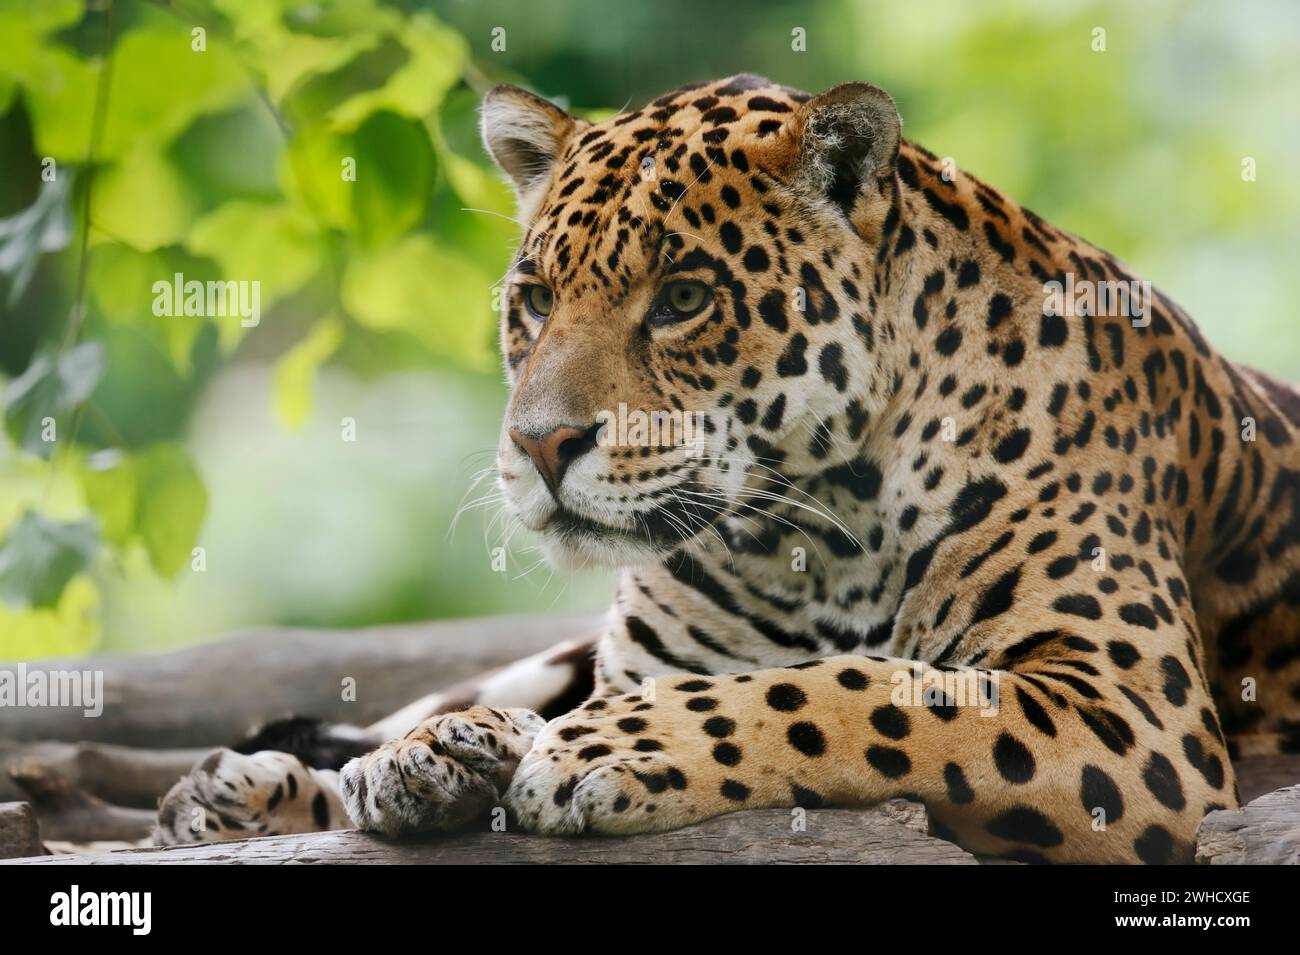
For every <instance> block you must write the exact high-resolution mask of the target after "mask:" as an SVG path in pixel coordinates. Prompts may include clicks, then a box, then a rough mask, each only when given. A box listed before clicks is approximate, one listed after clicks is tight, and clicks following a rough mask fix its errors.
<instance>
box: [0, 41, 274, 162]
mask: <svg viewBox="0 0 1300 955" xmlns="http://www.w3.org/2000/svg"><path fill="white" fill-rule="evenodd" d="M191 42H192V38H191V36H190V28H189V26H188V25H184V24H180V23H174V24H168V25H166V26H163V25H157V26H149V27H144V28H141V29H137V30H132V31H131V32H130V33H127V34H126V35H125V36H123V37H122V38H121V39H120V40H119V41H118V42H117V46H116V49H115V50H114V52H113V79H112V90H111V109H110V110H109V112H108V117H107V120H106V121H105V123H104V136H103V141H102V142H101V143H100V146H99V152H98V154H97V157H96V158H98V159H100V160H114V159H120V158H122V157H123V156H125V155H126V154H127V153H128V152H129V151H130V150H131V149H133V148H135V147H136V146H138V145H141V144H151V145H154V146H158V145H162V144H165V143H167V142H169V141H170V140H171V139H172V138H174V137H175V136H176V135H177V134H178V133H180V132H181V131H182V130H184V129H185V128H186V127H187V126H188V125H189V124H190V123H191V122H192V121H193V120H194V118H195V117H196V116H199V115H202V114H203V113H210V112H215V111H217V110H221V109H224V108H226V107H228V106H230V105H231V104H233V103H235V102H236V101H237V100H238V99H239V98H240V97H242V96H244V95H245V94H246V93H247V92H248V91H249V88H250V86H249V81H248V76H247V74H246V72H245V70H244V68H243V66H242V64H241V63H240V62H239V60H238V59H237V58H236V57H235V55H234V53H233V52H232V51H231V50H230V48H229V47H228V46H226V45H224V44H223V43H222V42H221V41H220V38H219V37H217V36H215V35H212V34H209V35H208V37H207V49H206V50H204V51H203V52H197V51H195V50H193V49H192V48H191ZM10 68H11V69H12V70H13V73H14V75H15V76H16V78H17V79H18V80H19V82H20V83H21V84H22V86H23V90H24V96H25V97H26V99H27V104H28V107H29V108H30V110H31V112H32V115H33V119H34V123H33V126H34V128H35V131H36V144H37V146H36V148H37V154H38V155H42V156H53V157H55V158H56V159H59V160H66V161H75V162H84V160H85V155H86V149H87V146H88V144H89V137H90V130H91V129H92V128H93V125H94V122H93V120H94V107H95V90H96V86H97V81H98V79H99V76H100V70H101V67H100V66H99V65H98V64H93V63H89V62H87V61H85V60H82V59H80V58H78V57H76V56H74V55H72V54H71V53H69V52H68V51H67V50H65V49H63V48H61V47H56V46H46V47H41V48H39V49H35V50H32V51H30V55H29V56H28V57H27V58H26V59H25V61H24V62H21V63H19V64H17V65H15V66H11V67H10Z"/></svg>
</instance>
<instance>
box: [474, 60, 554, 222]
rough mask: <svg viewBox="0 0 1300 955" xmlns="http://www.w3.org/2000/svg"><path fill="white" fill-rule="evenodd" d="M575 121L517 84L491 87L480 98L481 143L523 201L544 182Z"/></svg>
mask: <svg viewBox="0 0 1300 955" xmlns="http://www.w3.org/2000/svg"><path fill="white" fill-rule="evenodd" d="M577 126H578V120H575V119H574V118H573V117H572V116H570V115H569V114H568V113H566V112H565V111H564V110H562V109H560V108H559V107H558V106H556V105H555V104H554V103H548V102H547V101H546V100H544V99H542V98H541V97H540V96H534V95H533V94H532V93H529V92H528V91H527V90H521V89H520V88H519V87H517V86H505V85H502V86H494V87H493V88H492V89H490V90H488V93H487V95H486V96H485V97H483V110H482V121H481V127H482V131H483V144H484V146H486V147H487V151H488V153H490V154H491V156H492V158H493V159H495V160H496V162H497V165H498V166H500V167H501V169H502V170H503V171H504V172H505V174H506V175H507V176H509V177H510V180H511V182H512V183H514V187H515V193H516V194H517V195H518V196H519V199H520V201H521V203H522V201H523V200H524V199H525V197H526V196H528V194H529V193H531V192H532V191H533V190H534V189H536V188H537V186H539V185H541V184H542V183H544V182H546V180H547V179H548V178H549V177H550V174H551V169H552V167H553V166H554V165H555V161H556V159H558V158H559V155H560V151H561V150H562V149H563V148H564V144H565V143H566V142H568V140H569V137H570V136H571V135H572V134H573V131H574V130H575V129H576V128H577Z"/></svg>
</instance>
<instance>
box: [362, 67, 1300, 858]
mask: <svg viewBox="0 0 1300 955" xmlns="http://www.w3.org/2000/svg"><path fill="white" fill-rule="evenodd" d="M484 135H485V140H486V142H487V145H488V148H489V150H490V151H491V152H492V154H493V155H494V156H495V157H496V158H497V160H498V162H499V163H500V164H501V166H502V168H503V169H504V170H505V171H506V173H507V174H508V175H509V176H510V177H511V179H512V181H513V182H514V184H515V187H516V190H517V193H518V195H519V203H520V221H521V224H522V225H523V228H524V234H523V238H522V240H521V242H520V246H519V251H518V254H517V255H516V257H515V259H514V262H513V265H512V267H511V270H510V273H509V275H508V276H507V283H506V284H507V288H508V290H509V295H508V297H507V300H506V303H505V306H504V309H503V316H502V344H503V351H504V354H505V357H506V363H507V369H508V372H509V375H510V380H511V384H512V394H511V401H510V406H509V408H508V410H507V413H506V420H505V427H504V428H503V434H502V439H501V444H500V448H499V453H498V461H499V466H500V478H501V484H502V487H503V489H504V491H505V493H506V496H507V499H508V502H509V505H510V507H511V509H512V510H513V511H514V513H515V514H516V515H518V516H519V517H520V519H521V520H523V521H524V522H525V523H526V524H528V525H530V526H532V527H533V528H535V529H537V530H539V531H540V532H541V533H542V534H543V535H544V540H545V546H546V547H547V549H548V554H549V556H550V557H551V558H552V560H553V561H554V562H555V563H557V564H562V565H573V564H579V565H581V564H584V563H602V564H615V565H618V566H621V567H622V568H623V569H622V571H621V574H620V582H619V589H618V596H617V600H616V604H615V609H614V613H613V614H612V615H611V618H610V623H609V625H608V626H607V628H606V629H605V631H604V632H603V634H602V635H601V637H600V640H599V641H598V645H597V661H596V690H595V693H594V696H593V698H592V699H591V700H590V701H589V702H587V703H586V704H584V705H583V706H581V707H579V708H578V709H576V710H574V711H572V712H570V713H568V714H567V715H564V716H561V717H559V718H557V719H554V720H552V721H551V722H550V723H548V724H547V725H546V726H545V728H544V729H540V731H539V732H538V733H537V735H536V737H535V739H533V740H532V743H531V746H530V748H529V749H528V750H527V751H526V752H525V753H523V754H522V755H521V756H520V758H519V763H518V769H517V771H515V772H514V774H513V776H512V778H511V781H510V783H509V785H508V786H506V787H504V793H503V799H504V804H505V805H506V806H507V807H508V808H509V809H510V810H511V811H512V812H513V813H514V815H515V816H516V817H517V819H518V820H519V821H520V822H521V823H522V824H523V825H524V826H525V827H527V828H529V829H533V830H536V831H539V832H546V833H578V832H597V833H629V832H644V831H652V830H661V829H667V828H672V827H676V826H681V825H684V824H687V823H689V822H692V821H696V820H699V819H704V818H708V817H710V816H713V815H717V814H719V813H724V812H729V811H732V810H736V809H743V808H753V807H770V806H789V807H793V806H805V807H816V806H822V805H861V804H867V803H871V802H876V801H879V800H884V799H888V798H891V797H896V796H907V797H911V798H914V799H920V800H922V801H924V802H925V803H926V804H927V806H928V807H929V810H930V814H931V817H932V819H933V820H935V824H936V827H937V828H938V829H939V831H941V832H942V833H943V834H945V835H948V836H949V837H950V838H953V839H955V840H956V841H958V842H959V843H961V844H962V845H964V846H966V847H968V848H970V849H972V850H974V851H977V852H981V853H985V854H988V855H996V856H1004V857H1008V858H1014V859H1024V860H1028V861H1053V862H1149V863H1160V862H1178V861H1187V860H1189V859H1190V856H1191V847H1192V846H1193V844H1194V838H1195V833H1196V829H1197V825H1198V823H1199V821H1200V819H1201V818H1202V817H1203V816H1204V815H1205V813H1206V812H1207V811H1210V810H1212V809H1215V808H1220V807H1226V806H1234V805H1236V803H1237V799H1236V794H1235V779H1234V775H1233V769H1232V765H1231V762H1230V759H1229V751H1230V746H1229V742H1228V737H1229V736H1231V737H1232V738H1233V743H1232V745H1233V746H1234V747H1236V748H1237V749H1236V751H1240V752H1254V751H1260V750H1266V749H1276V748H1278V747H1281V748H1284V749H1291V750H1296V749H1297V748H1300V642H1298V638H1297V636H1296V634H1297V633H1300V452H1298V451H1297V447H1296V440H1295V435H1296V428H1297V425H1298V424H1300V396H1298V395H1297V393H1296V392H1294V391H1292V390H1291V389H1290V388H1289V387H1287V386H1285V385H1282V384H1279V383H1277V382H1274V381H1272V380H1270V379H1269V378H1267V377H1265V376H1263V375H1261V374H1259V373H1257V372H1254V371H1251V370H1249V369H1246V368H1243V367H1241V366H1239V365H1237V364H1235V363H1233V362H1231V361H1229V360H1228V359H1226V358H1224V357H1223V356H1221V355H1220V354H1219V353H1217V352H1216V351H1214V350H1213V349H1212V348H1211V347H1210V346H1209V344H1208V343H1207V342H1206V341H1205V340H1204V339H1203V338H1202V337H1201V335H1200V333H1199V332H1198V331H1197V329H1196V327H1195V325H1194V324H1193V323H1192V321H1191V320H1190V319H1189V318H1188V317H1187V316H1186V315H1185V314H1184V312H1183V311H1182V310H1181V309H1180V308H1179V307H1178V306H1177V305H1176V304H1174V303H1173V302H1172V301H1170V300H1169V299H1168V298H1167V297H1165V296H1164V295H1162V294H1160V293H1158V292H1157V293H1155V296H1154V300H1153V301H1152V302H1151V303H1150V304H1151V307H1150V311H1149V314H1148V318H1149V321H1145V322H1137V323H1135V322H1133V321H1131V320H1130V319H1129V318H1128V317H1121V316H1116V315H1111V314H1096V315H1094V316H1080V317H1065V316H1058V315H1054V314H1048V312H1047V311H1046V310H1045V308H1044V300H1045V291H1044V286H1045V284H1046V283H1049V282H1052V281H1061V282H1062V283H1065V281H1066V277H1067V273H1068V274H1069V275H1071V276H1073V278H1074V280H1075V281H1076V282H1077V281H1079V280H1087V281H1094V282H1096V281H1129V280H1135V279H1136V276H1134V275H1133V274H1132V273H1131V272H1130V271H1129V270H1128V268H1127V267H1126V266H1124V265H1123V264H1121V263H1120V262H1118V261H1117V260H1116V259H1115V258H1114V257H1113V256H1111V255H1109V254H1108V253H1106V252H1104V251H1102V250H1100V249H1098V248H1096V247H1094V246H1092V245H1090V244H1089V243H1087V242H1085V241H1083V240H1081V239H1079V238H1077V237H1075V236H1072V235H1069V234H1068V233H1066V232H1064V231H1062V230H1061V229H1059V228H1057V227H1055V226H1053V225H1051V224H1049V223H1047V222H1045V221H1043V220H1042V219H1040V218H1039V217H1038V216H1036V215H1034V214H1033V213H1032V212H1030V211H1029V210H1028V209H1025V208H1023V207H1022V206H1019V205H1018V204H1016V203H1015V202H1014V201H1012V200H1011V199H1009V198H1007V197H1006V196H1004V195H1003V194H1001V193H1000V192H998V191H996V190H995V189H993V188H992V187H990V186H988V185H986V184H985V183H983V182H981V181H980V180H978V179H976V178H975V177H973V176H971V175H969V174H966V173H963V172H960V171H958V172H955V174H951V175H949V174H946V173H947V172H948V171H947V170H945V169H944V168H943V165H942V163H941V162H940V161H939V160H938V159H937V158H936V157H935V156H934V155H933V154H931V153H929V152H928V151H926V150H925V149H923V148H921V147H920V146H917V145H915V144H913V143H910V142H908V141H906V140H904V139H902V138H901V137H900V134H899V120H898V117H897V113H896V111H895V109H894V106H893V103H892V101H891V100H890V99H889V97H888V96H887V95H886V94H884V93H883V92H882V91H880V90H878V89H876V88H875V87H871V86H867V85H865V84H846V85H843V86H838V87H835V88H833V89H831V90H829V91H827V92H825V93H822V94H820V95H819V96H815V97H810V96H808V95H806V94H803V93H800V92H797V91H793V90H789V89H786V88H784V87H780V86H776V85H773V84H771V83H769V82H768V81H766V80H763V79H760V78H757V77H752V76H738V77H732V78H730V79H726V80H722V81H718V82H714V83H708V84H699V85H696V86H693V87H686V88H683V89H679V90H676V91H674V92H671V93H668V94H666V95H664V96H662V97H660V98H658V99H656V100H655V101H653V102H652V103H650V104H648V105H647V106H645V107H643V108H641V109H639V110H636V111H634V112H625V113H622V114H620V115H618V116H616V117H614V118H612V119H609V120H605V121H603V122H600V123H594V124H593V123H587V122H584V121H581V120H578V119H574V118H572V117H569V116H567V115H566V114H564V113H563V112H562V111H560V110H559V109H558V108H556V107H554V106H552V105H551V104H549V103H546V102H545V101H542V100H540V99H537V98H536V97H533V96H532V95H531V94H528V93H525V92H523V91H521V90H517V89H514V88H510V87H503V88H497V89H496V90H493V91H492V92H491V93H490V94H489V96H488V98H487V102H486V105H485V110H484ZM677 281H691V282H699V283H702V284H703V285H705V286H706V287H707V288H708V290H709V293H710V299H709V302H708V305H707V306H706V307H705V308H704V309H703V310H702V311H700V312H699V313H698V314H695V315H692V316H691V317H689V318H685V319H682V320H676V319H674V318H672V317H671V316H670V317H669V318H668V319H667V320H664V319H663V318H662V316H663V314H664V313H663V312H662V310H661V309H660V307H659V306H658V305H657V304H656V303H657V302H659V301H660V296H661V295H662V292H663V289H664V288H665V285H666V283H671V282H677ZM539 285H540V286H542V287H544V288H545V289H546V290H547V293H548V294H549V296H550V298H549V299H547V301H550V302H551V303H552V305H551V309H550V312H549V314H547V315H545V316H539V315H538V314H536V311H535V310H530V308H529V301H530V300H529V298H528V297H527V296H528V295H529V292H528V289H529V287H530V286H539ZM620 403H622V404H625V405H626V406H627V407H630V408H641V409H650V410H653V409H666V410H668V409H675V410H680V411H689V412H698V413H701V414H702V415H703V420H704V422H705V433H706V435H707V441H705V442H704V447H703V449H702V450H701V449H700V448H695V449H688V448H683V447H675V446H642V447H627V448H617V447H608V446H605V445H602V444H600V443H599V442H598V441H596V440H594V439H593V438H592V429H593V427H594V424H593V422H595V421H596V420H597V416H598V415H599V414H600V412H602V411H603V410H607V409H612V408H614V407H616V406H617V405H618V404H620ZM1252 428H1253V429H1254V430H1253V433H1252V434H1251V438H1253V440H1243V435H1244V434H1246V433H1247V432H1250V431H1251V429H1252ZM559 429H565V430H563V431H561V430H559ZM555 435H559V436H561V437H563V440H556V441H553V442H552V443H551V445H547V447H549V448H550V450H549V451H542V450H538V449H539V448H542V447H543V445H544V443H545V441H546V438H547V437H548V436H555ZM530 449H531V450H530ZM548 454H549V455H550V456H549V457H545V455H548ZM538 455H543V458H542V459H539V457H538ZM539 461H540V462H541V463H539ZM544 465H545V466H544ZM557 475H558V476H559V478H558V480H557V479H556V478H557ZM945 680H946V681H947V682H942V681H945ZM1247 680H1248V681H1250V682H1249V683H1248V684H1247V686H1248V687H1253V689H1254V693H1253V695H1251V694H1249V693H1246V694H1243V681H1247ZM962 681H965V683H969V685H971V686H973V687H975V688H976V689H977V691H978V692H977V693H976V694H975V700H976V701H979V700H984V701H986V702H987V701H988V700H990V699H996V706H980V705H969V703H970V701H966V702H967V704H968V705H962V702H963V701H961V700H957V699H955V698H953V697H951V696H950V695H949V691H948V690H946V689H945V690H943V691H942V692H932V693H929V694H928V695H926V694H922V695H920V696H918V695H916V694H913V693H911V692H910V691H911V690H912V689H913V688H914V687H933V686H936V685H942V686H944V687H951V686H957V685H965V683H963V682H962ZM981 693H983V694H984V695H982V696H981V695H980V694H981ZM425 732H426V733H427V732H428V730H426V731H425ZM367 761H369V762H367ZM374 766H375V760H373V759H372V758H371V757H367V758H366V759H365V760H361V761H356V762H354V763H352V764H349V766H348V767H347V768H345V769H344V771H343V777H344V780H345V782H348V781H351V783H350V784H353V785H355V784H356V783H357V782H358V781H360V780H361V779H363V778H364V779H367V780H370V783H369V785H370V786H371V788H372V789H373V787H374V785H375V782H376V781H375V780H373V779H372V778H371V777H372V775H373V773H374ZM438 771H439V772H442V771H443V770H442V769H439V770H438ZM382 775H383V774H381V777H382ZM379 782H382V778H381V779H380V780H379ZM408 785H409V784H408ZM353 818H354V820H355V821H357V822H359V823H362V824H364V825H367V826H368V827H372V828H379V829H383V830H385V831H390V832H391V831H408V830H412V829H419V828H427V825H426V824H425V822H422V821H421V820H423V819H424V818H425V817H424V816H421V815H419V814H418V813H404V812H403V811H402V810H400V809H395V810H393V811H392V812H391V813H389V812H386V811H384V809H383V807H380V812H379V815H378V817H376V816H375V814H374V813H362V814H357V813H354V814H353Z"/></svg>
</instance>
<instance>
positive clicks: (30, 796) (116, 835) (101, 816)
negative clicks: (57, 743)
mask: <svg viewBox="0 0 1300 955" xmlns="http://www.w3.org/2000/svg"><path fill="white" fill-rule="evenodd" d="M10 775H11V776H12V778H13V780H14V782H15V783H17V785H18V787H19V789H21V790H22V791H23V793H24V795H25V796H26V798H27V800H28V802H30V803H31V808H32V809H33V810H34V811H35V813H36V815H37V817H39V819H40V822H41V834H42V836H43V837H44V838H46V839H54V840H63V841H67V842H77V843H80V842H98V841H113V842H120V841H125V842H137V841H139V840H141V839H146V838H148V837H149V836H150V834H151V833H152V832H153V826H154V822H155V821H156V819H157V815H158V814H157V811H156V810H155V809H124V808H122V807H121V806H113V805H109V804H108V803H106V802H104V801H103V800H102V799H98V798H96V797H95V796H92V795H90V794H89V793H87V792H85V791H84V790H82V789H80V788H78V787H76V786H74V785H71V784H70V783H69V782H68V780H67V779H66V778H65V777H63V776H61V775H60V774H59V773H57V772H54V771H52V770H49V769H47V768H46V767H45V766H42V765H40V764H36V763H33V764H29V765H25V766H22V767H15V768H13V769H11V770H10Z"/></svg>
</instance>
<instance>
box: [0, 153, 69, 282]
mask: <svg viewBox="0 0 1300 955" xmlns="http://www.w3.org/2000/svg"><path fill="white" fill-rule="evenodd" d="M71 186H72V174H71V173H70V172H65V173H64V174H63V175H61V176H58V177H57V178H56V179H54V181H52V182H49V181H45V180H42V182H41V189H40V192H38V193H37V194H36V200H35V201H34V202H33V203H32V204H31V205H30V206H28V207H27V208H26V209H24V210H23V211H22V212H19V213H16V214H14V215H12V216H9V217H8V218H7V219H0V272H3V273H4V274H6V275H8V276H10V277H11V279H12V282H11V284H10V286H9V306H10V307H11V308H12V307H13V306H14V305H15V304H16V303H17V301H18V299H19V298H21V297H22V294H23V291H24V290H25V289H26V288H27V283H28V282H30V281H31V278H32V275H33V273H35V271H36V266H37V264H38V263H39V262H40V259H41V256H42V255H44V254H45V253H46V252H57V251H58V250H59V249H62V248H63V247H64V246H66V245H67V244H68V240H69V239H71V238H72V220H71V216H70V215H69V212H68V201H69V196H70V195H71V192H72V189H71Z"/></svg>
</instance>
